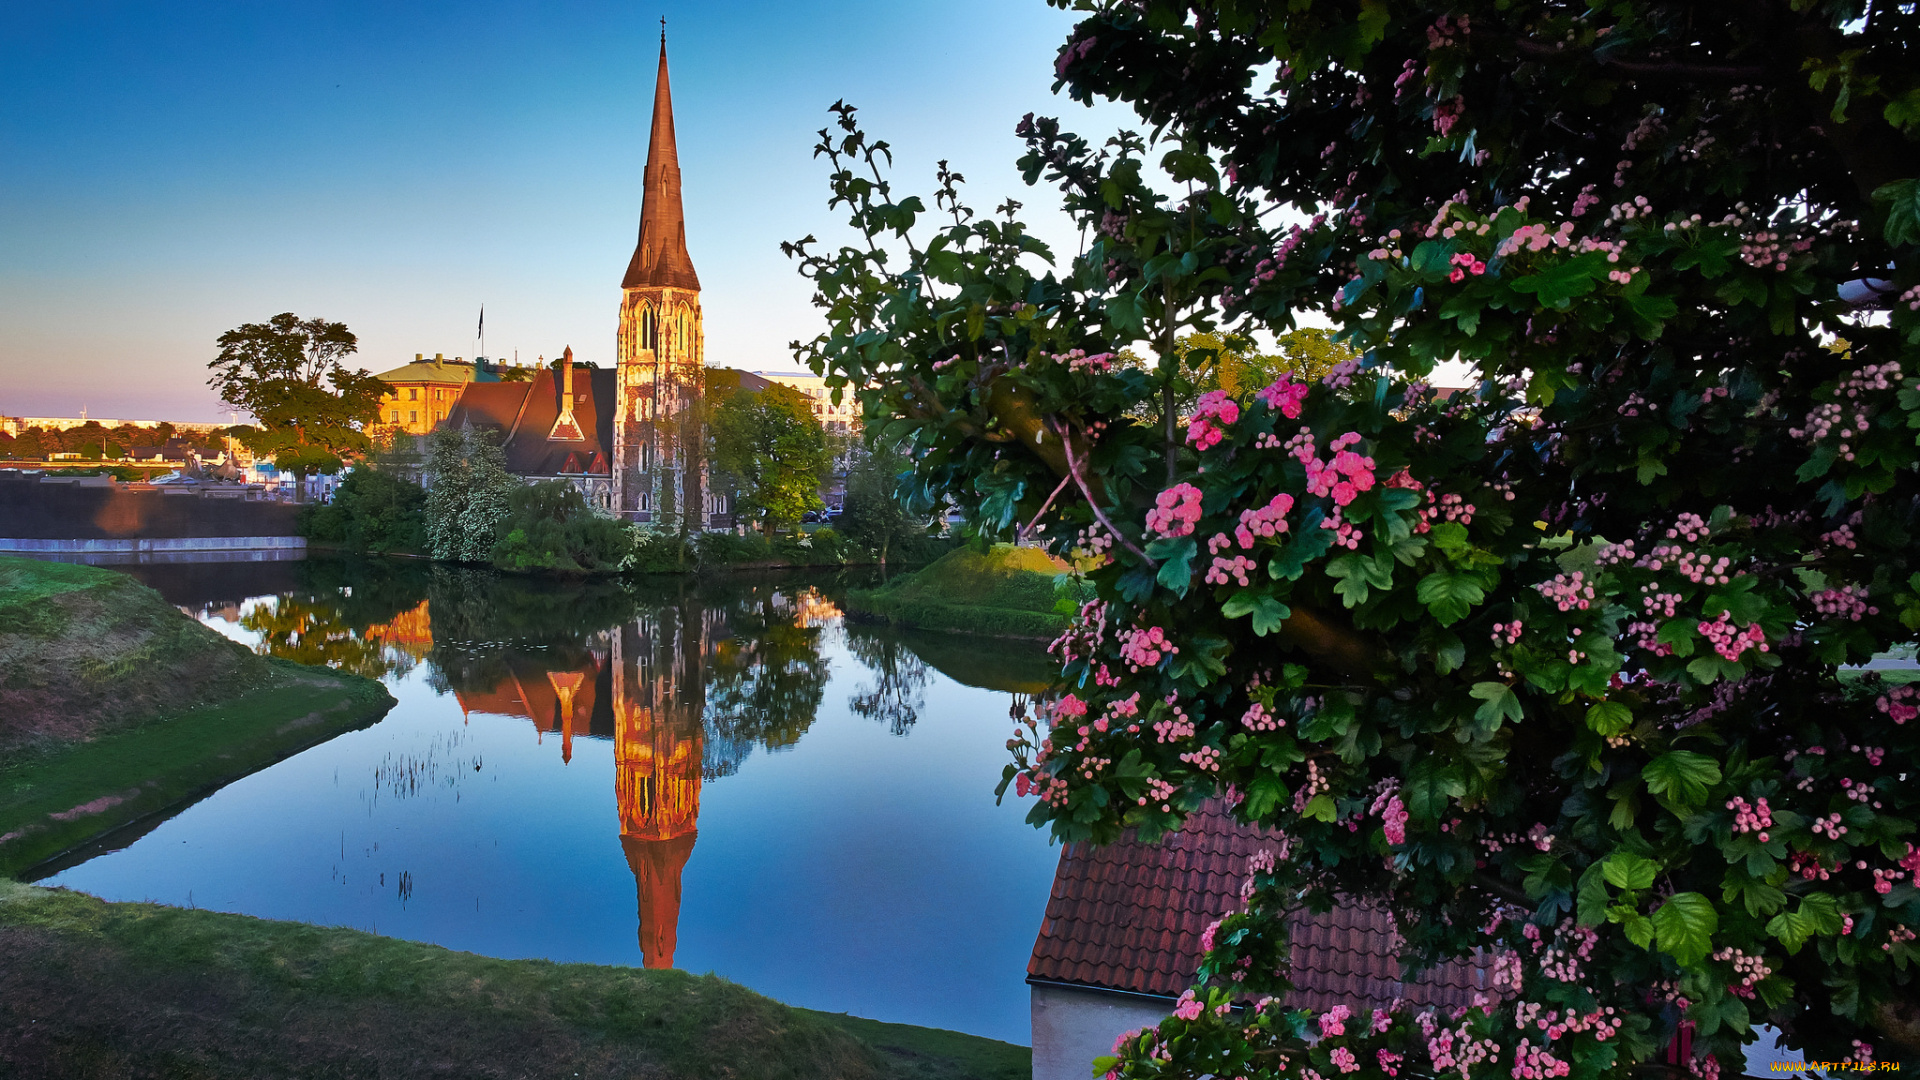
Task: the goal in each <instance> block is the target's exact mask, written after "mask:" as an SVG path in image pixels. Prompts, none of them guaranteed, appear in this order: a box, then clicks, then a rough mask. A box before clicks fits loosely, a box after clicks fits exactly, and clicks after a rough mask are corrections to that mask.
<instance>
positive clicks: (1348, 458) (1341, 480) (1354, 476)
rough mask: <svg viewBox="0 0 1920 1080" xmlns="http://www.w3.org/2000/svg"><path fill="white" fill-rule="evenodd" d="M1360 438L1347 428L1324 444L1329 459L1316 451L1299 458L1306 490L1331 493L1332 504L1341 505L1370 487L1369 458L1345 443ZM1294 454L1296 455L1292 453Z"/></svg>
mask: <svg viewBox="0 0 1920 1080" xmlns="http://www.w3.org/2000/svg"><path fill="white" fill-rule="evenodd" d="M1359 441H1360V433H1359V432H1357V431H1349V432H1347V433H1346V434H1345V435H1341V436H1339V437H1338V438H1336V439H1334V440H1333V442H1332V443H1330V444H1328V446H1327V449H1328V451H1330V452H1331V453H1332V454H1333V460H1332V461H1330V462H1322V461H1321V460H1320V458H1319V457H1318V456H1317V455H1316V456H1315V457H1313V458H1312V459H1311V460H1307V459H1303V460H1302V464H1304V465H1306V467H1307V490H1308V491H1309V492H1312V493H1313V494H1315V495H1321V496H1327V495H1331V496H1332V497H1333V501H1334V503H1335V505H1338V506H1345V505H1347V504H1348V503H1351V502H1352V501H1353V500H1354V499H1356V498H1358V497H1359V496H1360V493H1361V492H1363V491H1367V490H1370V489H1371V488H1372V487H1373V480H1374V475H1373V470H1374V462H1373V459H1372V458H1370V457H1367V456H1365V455H1362V454H1356V453H1354V452H1353V451H1352V450H1349V449H1347V447H1349V446H1352V445H1354V444H1356V443H1358V442H1359ZM1296 456H1297V455H1296Z"/></svg>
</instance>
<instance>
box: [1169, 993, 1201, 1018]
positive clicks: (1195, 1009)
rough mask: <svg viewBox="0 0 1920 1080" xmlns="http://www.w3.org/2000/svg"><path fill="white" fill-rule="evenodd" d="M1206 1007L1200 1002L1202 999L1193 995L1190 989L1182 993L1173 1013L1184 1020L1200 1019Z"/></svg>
mask: <svg viewBox="0 0 1920 1080" xmlns="http://www.w3.org/2000/svg"><path fill="white" fill-rule="evenodd" d="M1205 1008H1206V1006H1204V1005H1202V1004H1200V1000H1199V999H1198V998H1196V997H1194V996H1193V991H1191V990H1189V991H1187V992H1186V993H1184V994H1181V995H1180V1000H1179V1001H1178V1002H1177V1003H1175V1005H1174V1006H1173V1015H1175V1016H1177V1017H1179V1018H1180V1019H1182V1020H1198V1019H1200V1013H1201V1012H1202V1010H1204V1009H1205Z"/></svg>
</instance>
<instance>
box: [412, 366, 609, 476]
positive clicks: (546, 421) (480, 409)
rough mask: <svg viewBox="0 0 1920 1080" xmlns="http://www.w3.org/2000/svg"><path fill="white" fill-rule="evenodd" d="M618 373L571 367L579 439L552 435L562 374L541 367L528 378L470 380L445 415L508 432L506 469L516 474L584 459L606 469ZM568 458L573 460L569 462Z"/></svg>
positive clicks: (559, 469) (550, 471)
mask: <svg viewBox="0 0 1920 1080" xmlns="http://www.w3.org/2000/svg"><path fill="white" fill-rule="evenodd" d="M617 381H618V378H617V375H616V373H615V372H614V371H612V370H611V369H596V368H590V367H587V366H585V365H580V366H577V367H575V368H574V369H573V393H574V403H573V415H574V419H575V420H576V421H577V422H578V423H579V425H580V430H579V431H577V432H573V433H571V434H577V435H580V436H582V438H580V439H571V438H569V439H553V438H549V435H551V434H552V433H553V429H554V422H555V421H557V420H558V419H559V418H560V406H561V402H560V393H561V380H557V379H555V378H554V373H553V371H552V370H551V369H550V368H541V369H540V370H538V371H536V372H534V373H533V377H532V378H531V379H529V380H527V381H525V382H510V383H468V384H466V386H465V387H463V388H462V391H461V394H460V400H459V401H457V402H456V403H455V404H454V407H453V411H452V412H451V413H450V414H449V415H448V416H447V420H446V423H447V425H448V426H450V427H456V428H457V427H459V426H460V425H462V424H469V423H470V424H475V425H486V426H490V427H494V428H497V429H499V430H500V432H501V433H502V435H503V437H504V440H505V442H504V447H503V448H504V449H505V451H506V457H507V471H509V472H511V473H513V474H515V475H517V476H560V475H563V474H566V473H570V472H571V473H578V472H580V471H582V470H581V465H580V462H583V461H594V462H598V463H600V464H599V467H598V468H589V469H587V470H586V471H587V472H590V473H595V472H597V473H605V472H606V471H607V469H606V465H605V462H606V461H607V459H608V458H610V457H611V456H612V451H613V413H614V396H615V394H616V392H617V390H616V384H617ZM569 459H571V460H572V462H573V464H572V466H571V467H569V466H568V462H569Z"/></svg>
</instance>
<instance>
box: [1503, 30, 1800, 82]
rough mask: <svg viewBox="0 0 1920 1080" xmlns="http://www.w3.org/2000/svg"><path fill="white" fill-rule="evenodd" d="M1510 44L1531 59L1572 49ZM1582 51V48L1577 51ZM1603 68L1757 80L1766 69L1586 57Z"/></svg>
mask: <svg viewBox="0 0 1920 1080" xmlns="http://www.w3.org/2000/svg"><path fill="white" fill-rule="evenodd" d="M1513 47H1514V49H1515V50H1516V51H1518V52H1519V53H1520V55H1522V56H1525V57H1529V58H1531V59H1534V60H1565V59H1567V58H1568V56H1569V54H1570V53H1573V52H1575V50H1570V49H1565V48H1562V47H1560V46H1559V45H1557V44H1549V43H1547V42H1544V41H1534V40H1532V39H1529V38H1517V39H1515V40H1514V43H1513ZM1578 51H1581V52H1584V51H1585V50H1578ZM1587 59H1589V60H1592V61H1593V62H1594V63H1595V64H1598V65H1599V66H1601V67H1604V68H1612V69H1613V70H1615V71H1619V72H1621V73H1623V74H1627V75H1637V76H1640V77H1642V78H1649V79H1677V80H1681V81H1686V82H1726V83H1734V84H1739V83H1752V82H1758V81H1760V79H1761V78H1762V77H1763V76H1765V75H1766V73H1767V69H1766V68H1764V67H1761V66H1759V65H1757V64H1688V63H1679V62H1674V61H1664V60H1621V59H1618V58H1615V57H1605V58H1601V57H1595V56H1591V55H1589V56H1587Z"/></svg>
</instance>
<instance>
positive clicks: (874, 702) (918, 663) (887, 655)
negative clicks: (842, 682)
mask: <svg viewBox="0 0 1920 1080" xmlns="http://www.w3.org/2000/svg"><path fill="white" fill-rule="evenodd" d="M846 640H847V651H848V652H850V653H852V654H853V657H854V659H856V660H858V661H860V663H862V664H864V665H865V666H866V669H867V674H868V675H870V676H871V677H872V680H873V681H872V684H871V685H869V684H868V683H864V682H863V683H861V684H859V685H858V686H856V687H854V690H853V693H852V695H851V696H849V697H848V699H847V708H849V709H851V710H853V714H854V715H855V716H863V717H866V718H867V719H869V720H872V721H875V722H876V723H882V724H885V725H887V730H888V731H890V732H892V733H893V734H895V735H905V734H907V733H908V732H910V731H912V730H913V725H914V723H915V722H916V721H918V720H919V719H920V710H921V709H922V708H924V707H926V696H927V695H926V689H927V686H928V684H929V683H931V682H932V681H933V677H932V675H931V674H930V669H929V668H928V667H927V662H926V661H925V660H922V659H920V657H919V655H918V654H916V653H915V652H914V651H913V650H912V649H910V648H908V647H907V645H906V643H904V642H902V641H901V640H900V636H899V632H898V631H895V630H891V629H877V628H874V627H866V626H851V625H850V626H848V627H847V638H846Z"/></svg>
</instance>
